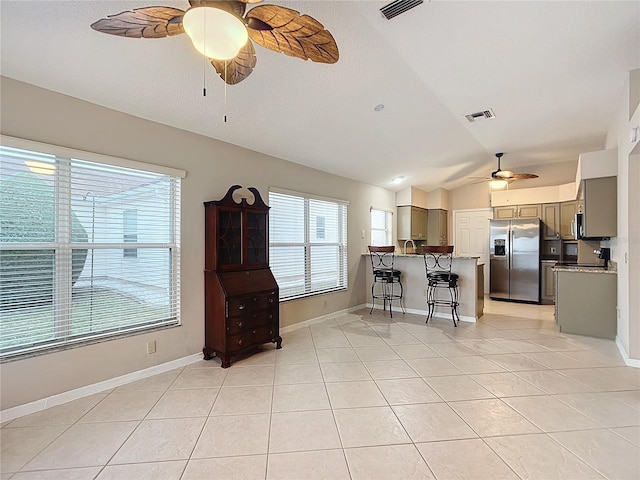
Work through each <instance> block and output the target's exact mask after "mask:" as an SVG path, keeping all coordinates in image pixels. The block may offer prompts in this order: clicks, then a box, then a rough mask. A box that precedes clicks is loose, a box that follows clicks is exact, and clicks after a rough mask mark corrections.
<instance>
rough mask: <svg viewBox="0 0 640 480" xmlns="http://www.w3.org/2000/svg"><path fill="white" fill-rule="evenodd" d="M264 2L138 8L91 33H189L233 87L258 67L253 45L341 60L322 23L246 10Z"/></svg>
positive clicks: (270, 10)
mask: <svg viewBox="0 0 640 480" xmlns="http://www.w3.org/2000/svg"><path fill="white" fill-rule="evenodd" d="M260 1H261V0H218V1H212V0H189V5H190V7H189V8H188V9H187V10H186V11H184V10H180V9H178V8H173V7H144V8H136V9H134V10H130V11H125V12H121V13H118V14H115V15H109V16H108V17H107V18H102V19H100V20H98V21H97V22H95V23H93V24H92V25H91V28H93V29H94V30H97V31H98V32H102V33H108V34H110V35H118V36H121V37H132V38H162V37H167V36H173V35H179V34H181V33H186V34H187V35H188V36H189V37H190V38H191V41H192V43H193V45H194V47H195V48H196V49H197V50H198V51H199V52H200V53H202V54H203V55H204V56H205V57H208V58H209V59H210V60H211V64H212V65H213V67H214V68H215V69H216V71H217V72H218V74H219V75H220V78H222V79H223V80H224V81H225V82H226V83H227V84H229V85H235V84H237V83H239V82H241V81H242V80H244V79H245V78H247V77H248V76H249V75H250V74H251V72H252V71H253V68H254V67H255V65H256V52H255V50H254V48H253V43H252V42H251V40H253V41H254V42H256V43H257V44H258V45H262V46H263V47H265V48H268V49H269V50H273V51H275V52H282V53H284V54H285V55H289V56H291V57H297V58H301V59H303V60H311V61H313V62H320V63H335V62H337V61H338V57H339V54H338V46H337V45H336V42H335V40H334V38H333V36H332V35H331V33H330V32H329V31H328V30H325V28H324V26H323V25H322V24H321V23H320V22H318V21H317V20H315V19H314V18H312V17H310V16H308V15H301V14H300V12H297V11H295V10H291V9H290V8H285V7H279V6H277V5H260V6H257V7H254V8H252V9H251V10H249V11H246V7H247V3H258V2H260ZM249 38H250V39H251V40H249Z"/></svg>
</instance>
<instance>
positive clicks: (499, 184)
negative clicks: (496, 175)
mask: <svg viewBox="0 0 640 480" xmlns="http://www.w3.org/2000/svg"><path fill="white" fill-rule="evenodd" d="M508 183H509V182H507V181H506V180H501V179H495V180H491V181H490V182H489V186H490V187H491V190H500V189H501V188H504V187H506V186H507V184H508Z"/></svg>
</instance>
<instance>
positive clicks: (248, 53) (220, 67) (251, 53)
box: [211, 40, 256, 85]
mask: <svg viewBox="0 0 640 480" xmlns="http://www.w3.org/2000/svg"><path fill="white" fill-rule="evenodd" d="M224 63H225V61H224V60H213V59H212V60H211V65H213V66H214V68H215V69H216V72H218V74H219V75H220V78H222V80H224V81H225V82H226V83H227V84H228V85H235V84H237V83H240V82H241V81H242V80H244V79H245V78H247V77H248V76H249V75H251V72H253V67H255V66H256V51H255V49H254V48H253V44H252V43H251V40H247V43H246V44H245V45H244V47H242V49H241V50H240V52H239V53H238V55H236V56H235V57H234V58H233V59H231V60H227V71H226V75H225V65H224Z"/></svg>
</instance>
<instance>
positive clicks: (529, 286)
mask: <svg viewBox="0 0 640 480" xmlns="http://www.w3.org/2000/svg"><path fill="white" fill-rule="evenodd" d="M490 242H491V243H490V245H489V250H490V252H489V254H490V260H489V265H490V273H489V275H490V293H489V296H490V297H491V298H495V299H500V300H516V301H522V302H535V303H540V219H537V218H535V219H534V218H531V219H514V220H491V228H490Z"/></svg>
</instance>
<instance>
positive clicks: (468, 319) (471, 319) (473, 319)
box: [364, 303, 477, 323]
mask: <svg viewBox="0 0 640 480" xmlns="http://www.w3.org/2000/svg"><path fill="white" fill-rule="evenodd" d="M364 306H365V307H367V308H371V304H370V303H367V304H366V305H364ZM392 309H393V311H394V313H395V312H399V313H402V309H401V308H400V307H392ZM376 310H382V308H380V306H378V305H376ZM404 310H405V312H407V313H412V314H414V315H424V316H425V317H426V316H427V313H428V312H427V311H426V310H419V309H417V308H405V309H404ZM433 316H434V317H437V318H447V319H449V320H451V313H445V312H437V311H436V312H435V313H434V314H433ZM460 321H461V322H469V323H476V321H477V319H476V317H469V316H467V315H460Z"/></svg>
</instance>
